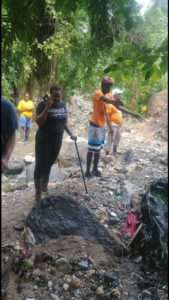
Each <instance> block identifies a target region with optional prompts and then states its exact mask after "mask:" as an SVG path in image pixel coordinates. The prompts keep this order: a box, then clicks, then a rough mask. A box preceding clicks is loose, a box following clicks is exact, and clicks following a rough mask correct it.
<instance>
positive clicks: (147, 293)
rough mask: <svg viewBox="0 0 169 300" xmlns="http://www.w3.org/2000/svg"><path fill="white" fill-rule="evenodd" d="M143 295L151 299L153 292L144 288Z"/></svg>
mask: <svg viewBox="0 0 169 300" xmlns="http://www.w3.org/2000/svg"><path fill="white" fill-rule="evenodd" d="M142 296H143V297H144V298H145V299H151V292H150V291H149V290H143V291H142Z"/></svg>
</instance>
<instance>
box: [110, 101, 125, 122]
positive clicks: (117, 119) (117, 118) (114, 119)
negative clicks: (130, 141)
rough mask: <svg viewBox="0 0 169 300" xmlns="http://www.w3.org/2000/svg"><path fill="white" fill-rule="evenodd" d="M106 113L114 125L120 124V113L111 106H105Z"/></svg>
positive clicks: (121, 118)
mask: <svg viewBox="0 0 169 300" xmlns="http://www.w3.org/2000/svg"><path fill="white" fill-rule="evenodd" d="M106 111H107V116H108V119H109V121H111V122H113V123H115V124H121V123H122V120H123V117H122V112H121V111H120V110H118V109H117V108H116V107H115V106H114V105H113V104H106Z"/></svg>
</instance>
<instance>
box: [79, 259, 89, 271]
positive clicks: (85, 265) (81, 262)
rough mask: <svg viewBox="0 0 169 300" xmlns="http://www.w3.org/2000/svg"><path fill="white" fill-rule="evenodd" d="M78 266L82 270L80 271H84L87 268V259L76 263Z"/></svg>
mask: <svg viewBox="0 0 169 300" xmlns="http://www.w3.org/2000/svg"><path fill="white" fill-rule="evenodd" d="M78 266H79V267H80V268H81V269H82V270H86V269H88V268H89V261H88V259H83V260H81V261H80V262H79V263H78Z"/></svg>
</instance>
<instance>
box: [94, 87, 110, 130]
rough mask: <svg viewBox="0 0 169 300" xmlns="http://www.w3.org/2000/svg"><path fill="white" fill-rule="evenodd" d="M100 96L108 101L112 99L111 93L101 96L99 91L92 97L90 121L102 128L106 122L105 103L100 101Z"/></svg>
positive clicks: (101, 93)
mask: <svg viewBox="0 0 169 300" xmlns="http://www.w3.org/2000/svg"><path fill="white" fill-rule="evenodd" d="M101 96H106V97H108V98H110V99H113V97H112V94H111V93H107V94H105V95H104V94H103V92H102V91H101V90H97V91H95V93H94V95H93V113H92V115H91V119H90V120H91V121H92V122H93V123H94V124H96V125H98V126H100V127H103V126H104V125H105V122H106V110H105V103H104V101H102V100H101V99H100V97H101Z"/></svg>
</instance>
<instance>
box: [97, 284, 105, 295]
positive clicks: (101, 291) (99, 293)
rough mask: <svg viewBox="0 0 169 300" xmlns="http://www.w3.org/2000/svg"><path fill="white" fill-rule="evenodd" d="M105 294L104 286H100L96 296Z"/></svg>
mask: <svg viewBox="0 0 169 300" xmlns="http://www.w3.org/2000/svg"><path fill="white" fill-rule="evenodd" d="M102 294H104V290H103V286H100V287H98V288H97V290H96V295H102Z"/></svg>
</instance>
